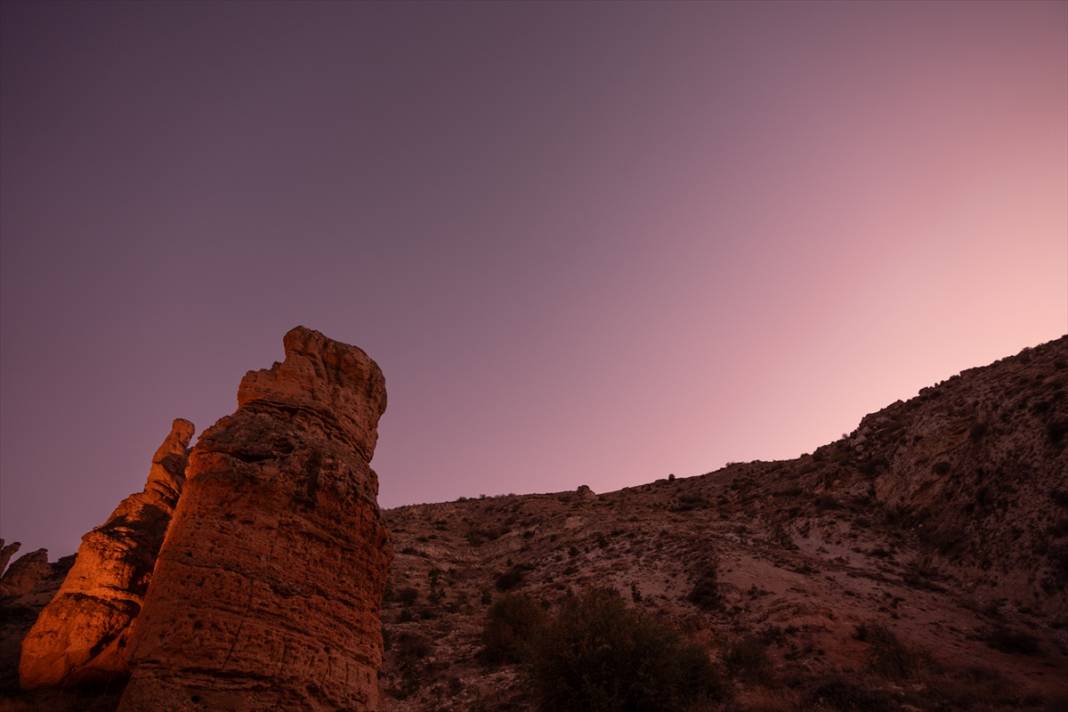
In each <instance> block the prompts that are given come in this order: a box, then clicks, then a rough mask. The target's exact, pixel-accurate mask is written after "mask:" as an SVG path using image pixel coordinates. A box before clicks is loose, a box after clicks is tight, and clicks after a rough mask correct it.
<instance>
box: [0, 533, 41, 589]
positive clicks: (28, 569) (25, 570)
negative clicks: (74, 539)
mask: <svg viewBox="0 0 1068 712" xmlns="http://www.w3.org/2000/svg"><path fill="white" fill-rule="evenodd" d="M12 546H14V547H15V548H16V549H17V548H18V544H12ZM11 553H12V554H13V553H15V552H14V550H12V551H11ZM51 572H52V567H51V566H49V564H48V549H38V550H36V551H31V552H30V553H28V554H23V555H22V556H20V557H19V558H17V559H15V561H14V562H13V563H12V564H11V566H10V567H8V570H7V571H5V572H4V577H3V578H2V579H0V596H24V595H26V594H28V593H30V592H31V591H33V589H34V587H36V586H37V584H38V583H40V582H41V581H42V580H43V579H45V578H46V577H47V576H48V574H50V573H51Z"/></svg>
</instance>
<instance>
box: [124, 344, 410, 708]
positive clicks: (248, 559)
mask: <svg viewBox="0 0 1068 712" xmlns="http://www.w3.org/2000/svg"><path fill="white" fill-rule="evenodd" d="M283 343H284V346H285V354H286V356H285V361H284V362H282V363H276V364H274V366H273V367H271V368H270V369H266V370H261V371H252V372H250V373H248V374H246V376H245V377H244V379H243V380H242V381H241V385H240V388H239V390H238V405H239V407H238V409H237V411H236V412H235V413H234V414H233V415H231V416H227V417H224V418H222V419H221V420H220V421H219V422H218V423H216V424H215V425H214V426H212V427H211V428H209V429H208V430H207V431H205V432H204V434H203V435H202V436H201V438H200V440H199V441H198V443H197V445H196V447H195V448H194V449H193V451H192V453H191V454H190V458H189V466H188V468H187V480H186V486H185V489H184V491H183V493H182V497H181V500H180V501H179V504H178V508H177V510H176V512H175V514H174V519H173V521H172V523H171V527H170V530H169V532H168V534H167V539H166V542H165V543H164V545H163V548H162V550H161V551H160V555H159V561H158V563H157V566H156V570H155V574H154V576H153V581H152V586H151V588H150V590H149V591H148V595H147V597H146V600H145V604H144V610H143V612H142V614H141V617H140V618H139V620H138V622H137V625H136V627H135V632H134V635H133V637H132V638H131V641H130V649H131V653H130V660H131V669H132V676H131V679H130V682H129V684H128V686H127V688H126V691H125V693H124V695H123V698H122V702H121V704H120V708H119V709H120V710H123V711H124V712H133V711H139V710H160V709H168V710H182V709H304V710H326V709H330V710H336V709H349V710H372V709H377V706H378V705H377V700H378V680H377V675H378V669H379V667H380V664H381V657H382V637H381V629H380V623H379V617H378V608H379V605H380V601H381V596H382V590H383V588H384V586H385V583H386V575H387V569H388V565H389V561H390V558H391V552H390V549H389V545H388V536H387V532H386V529H385V527H384V526H383V524H382V521H381V517H380V514H379V509H378V505H377V494H378V480H377V477H376V475H375V473H374V471H372V470H371V468H370V466H369V461H370V459H371V456H372V454H373V452H374V446H375V441H376V439H377V431H376V427H377V424H378V419H379V416H381V414H382V412H383V411H384V410H385V406H386V390H385V381H384V379H383V377H382V372H381V371H380V370H379V368H378V366H377V365H376V364H375V362H374V361H372V360H371V359H370V358H369V357H368V356H367V354H365V353H364V352H363V351H361V350H360V349H358V348H356V347H354V346H348V345H346V344H342V343H339V342H337V341H333V340H331V339H328V338H327V337H325V336H323V335H322V334H320V333H319V332H317V331H312V330H310V329H306V328H303V327H297V328H295V329H293V330H292V331H290V332H289V333H288V334H286V336H285V338H284V341H283Z"/></svg>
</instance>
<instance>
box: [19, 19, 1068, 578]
mask: <svg viewBox="0 0 1068 712" xmlns="http://www.w3.org/2000/svg"><path fill="white" fill-rule="evenodd" d="M0 8H2V10H0V12H2V17H0V20H2V22H0V40H2V42H0V536H2V537H4V538H5V539H7V540H8V541H11V540H20V541H22V542H23V551H27V550H30V549H34V548H37V547H47V548H49V550H50V552H51V554H52V556H53V557H55V556H59V555H64V554H68V553H72V552H73V551H74V550H75V548H76V547H77V544H78V540H79V537H80V536H81V535H82V534H83V533H85V532H86V531H88V530H89V529H91V528H92V527H94V526H96V525H98V524H100V523H102V522H103V521H104V519H106V517H107V516H108V514H109V513H110V512H111V510H112V509H113V508H114V507H115V505H116V504H117V503H118V502H119V500H121V499H122V498H123V497H124V496H126V495H127V494H129V493H131V492H134V491H138V490H140V489H141V487H142V486H143V484H144V480H145V477H146V475H147V473H148V467H149V461H150V459H151V456H152V453H153V452H154V450H155V449H156V447H157V446H158V445H159V443H160V442H161V441H162V439H163V437H164V436H165V435H166V433H167V431H168V428H169V426H170V423H171V420H172V419H173V418H175V417H185V418H189V419H190V420H192V421H193V422H194V423H196V425H197V428H198V432H199V431H200V430H203V429H204V428H206V427H209V426H210V425H211V424H212V423H213V422H215V420H217V419H218V418H219V417H221V416H223V415H226V414H228V413H230V412H232V411H233V410H234V408H235V407H236V392H237V385H238V382H239V381H240V379H241V376H242V375H243V374H244V372H245V371H247V370H250V369H256V368H265V367H268V366H270V365H271V363H272V362H273V361H275V360H279V359H281V358H282V348H281V337H282V335H283V334H284V333H285V332H286V331H287V330H288V329H289V328H290V327H292V326H295V325H297V324H304V325H306V326H309V327H312V328H315V329H318V330H320V331H322V332H324V333H325V334H327V335H328V336H331V337H333V338H336V339H338V340H341V341H344V342H348V343H353V344H357V345H359V346H360V347H362V348H363V349H364V350H366V351H367V352H368V353H369V354H370V355H371V356H372V357H373V358H374V359H375V360H376V361H377V362H378V363H379V364H380V365H381V367H382V369H383V371H384V373H385V375H386V382H387V388H388V392H389V406H388V409H387V411H386V414H385V416H384V417H383V419H382V421H381V423H380V428H379V433H380V439H379V446H378V451H377V453H376V455H375V458H374V462H373V463H372V464H373V466H374V468H375V470H376V471H377V472H378V474H379V478H380V488H381V489H380V502H381V504H382V505H383V506H387V507H393V506H397V505H401V504H406V503H416V502H433V501H443V500H449V499H455V498H457V497H460V496H478V495H479V494H489V495H492V494H502V493H512V492H514V493H528V492H546V491H559V490H570V489H574V488H575V487H577V486H578V485H580V484H587V485H589V486H590V487H592V488H593V489H594V490H595V491H608V490H613V489H618V488H621V487H625V486H629V485H634V484H639V483H643V482H648V481H651V480H654V479H657V478H659V477H664V476H666V475H667V474H668V473H675V474H676V475H678V476H685V475H693V474H701V473H705V472H708V471H711V470H714V469H716V468H718V467H720V466H722V465H723V464H725V463H726V462H730V461H747V460H753V459H765V460H768V459H781V458H790V457H795V456H797V455H799V454H801V453H803V452H811V451H812V450H813V449H814V448H816V447H817V446H819V445H820V444H823V443H826V442H829V441H831V440H833V439H835V438H837V437H839V436H840V435H841V434H842V433H843V432H848V431H851V430H852V429H853V428H854V427H855V426H856V425H857V423H858V422H859V420H860V418H861V417H862V416H863V415H865V414H866V413H869V412H872V411H874V410H877V409H879V408H881V407H883V406H885V405H887V404H889V403H891V402H893V401H894V400H896V399H899V398H901V399H905V398H908V397H910V396H912V395H915V393H916V392H917V390H918V389H919V388H921V387H923V386H926V385H929V384H931V383H934V382H936V381H939V380H942V379H944V378H947V377H949V376H951V375H953V374H955V373H957V372H959V371H960V370H962V369H965V368H969V367H972V366H978V365H983V364H986V363H989V362H991V361H993V360H995V359H997V358H1000V357H1003V356H1006V355H1010V354H1013V353H1016V352H1018V351H1019V350H1020V349H1021V348H1023V347H1025V346H1029V345H1035V344H1038V343H1041V342H1044V341H1048V340H1050V339H1054V338H1056V337H1058V336H1060V335H1062V334H1064V333H1065V332H1068V3H1063V2H1046V3H1028V2H1009V3H934V4H927V3H920V2H913V3H828V4H823V3H802V2H788V3H772V2H766V3H744V4H735V3H679V4H671V3H629V4H611V3H590V4H577V3H567V4H550V3H536V4H534V3H532V4H518V3H476V4H459V3H456V4H439V3H433V4H422V3H403V4H371V3H351V4H349V3H332V2H331V3H321V4H313V3H295V4H283V3H266V2H264V3H240V2H230V3H181V4H179V3H143V4H142V3H137V4H135V3H123V4H109V3H105V2H94V3H75V4H68V3H62V2H52V3H36V2H30V3H27V2H18V1H13V2H5V3H3V4H2V5H0Z"/></svg>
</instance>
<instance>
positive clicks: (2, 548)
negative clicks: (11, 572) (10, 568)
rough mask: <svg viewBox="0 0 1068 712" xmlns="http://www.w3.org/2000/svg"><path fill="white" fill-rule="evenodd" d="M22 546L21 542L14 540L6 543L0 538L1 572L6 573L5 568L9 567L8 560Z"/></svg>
mask: <svg viewBox="0 0 1068 712" xmlns="http://www.w3.org/2000/svg"><path fill="white" fill-rule="evenodd" d="M20 546H22V543H21V542H18V541H13V542H11V543H10V544H6V545H5V544H4V540H3V539H0V574H3V573H4V569H6V568H7V562H9V561H11V557H12V556H14V555H15V552H17V551H18V550H19V547H20Z"/></svg>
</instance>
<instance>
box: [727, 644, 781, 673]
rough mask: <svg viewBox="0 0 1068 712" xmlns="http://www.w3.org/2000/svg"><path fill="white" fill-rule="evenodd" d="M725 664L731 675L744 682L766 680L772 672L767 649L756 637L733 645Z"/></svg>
mask: <svg viewBox="0 0 1068 712" xmlns="http://www.w3.org/2000/svg"><path fill="white" fill-rule="evenodd" d="M723 664H724V665H725V666H726V667H727V670H729V671H730V673H731V675H733V676H734V677H737V678H740V679H743V680H751V681H758V680H761V679H763V678H766V677H767V676H768V674H769V672H770V671H771V660H770V659H769V658H768V652H767V649H766V648H765V646H764V643H763V642H762V641H761V640H760V639H759V638H756V637H754V636H746V637H745V638H742V639H741V640H737V641H735V642H734V643H732V644H731V646H730V647H729V648H727V652H726V654H724V656H723Z"/></svg>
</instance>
